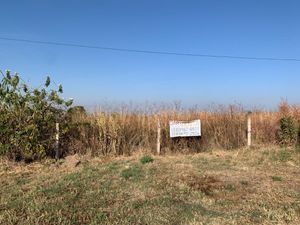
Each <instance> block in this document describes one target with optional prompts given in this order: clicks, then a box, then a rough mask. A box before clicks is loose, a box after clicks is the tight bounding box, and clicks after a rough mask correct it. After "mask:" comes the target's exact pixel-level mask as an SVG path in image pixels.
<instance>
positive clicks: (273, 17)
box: [0, 0, 300, 108]
mask: <svg viewBox="0 0 300 225" xmlns="http://www.w3.org/2000/svg"><path fill="white" fill-rule="evenodd" d="M299 11H300V1H297V0H294V1H293V0H243V1H240V0H235V1H233V0H226V1H224V0H197V1H189V0H177V1H176V0H151V1H150V0H148V1H145V0H127V1H124V0H106V1H104V0H98V1H96V0H88V1H84V0H81V1H78V0H72V1H71V0H70V1H66V0H59V1H58V0H49V1H47V0H26V1H21V0H18V1H17V0H9V1H8V0H1V13H0V28H1V29H0V38H1V37H4V38H16V39H27V40H37V41H51V42H64V43H70V44H79V45H92V46H103V47H113V48H126V49H140V50H150V51H166V52H179V53H192V54H213V55H233V56H248V57H275V58H297V59H300V41H299V40H300V25H299V24H300V13H299ZM0 69H1V70H6V69H9V70H11V71H12V72H18V73H19V74H20V75H21V77H22V78H23V79H24V80H26V81H28V82H30V83H31V84H32V85H33V86H34V85H39V84H41V83H43V82H44V80H45V78H46V76H47V75H50V76H51V78H52V80H54V81H55V83H56V84H62V85H63V86H64V97H65V98H74V100H75V103H76V104H79V105H84V106H87V107H90V106H94V105H98V104H102V103H103V102H115V103H116V102H117V103H121V102H123V103H126V102H135V103H143V102H173V101H180V102H181V103H182V104H183V105H187V106H189V105H194V104H197V105H199V106H206V105H209V104H212V103H215V104H231V103H241V104H243V105H245V106H246V107H250V106H259V107H266V108H273V107H276V105H277V104H278V103H279V102H280V100H281V99H287V100H288V101H289V102H290V103H293V104H298V103H300V91H299V90H300V62H299V61H298V62H297V61H259V60H239V59H225V58H205V57H191V56H175V55H160V54H145V53H132V52H117V51H109V50H101V49H88V48H75V47H67V46H53V45H42V44H32V43H23V42H15V41H8V40H0Z"/></svg>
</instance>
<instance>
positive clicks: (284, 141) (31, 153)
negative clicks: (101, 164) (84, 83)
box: [0, 72, 300, 161]
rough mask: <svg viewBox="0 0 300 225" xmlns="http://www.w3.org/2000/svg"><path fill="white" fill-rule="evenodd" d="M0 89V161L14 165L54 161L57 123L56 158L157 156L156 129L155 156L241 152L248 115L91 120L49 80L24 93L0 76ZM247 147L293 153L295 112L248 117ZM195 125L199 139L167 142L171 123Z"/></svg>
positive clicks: (298, 117)
mask: <svg viewBox="0 0 300 225" xmlns="http://www.w3.org/2000/svg"><path fill="white" fill-rule="evenodd" d="M3 75H4V77H3V79H2V81H1V87H0V91H1V92H0V102H1V108H0V113H1V115H0V154H1V155H6V156H8V157H9V158H11V159H14V160H26V161H32V160H36V159H41V158H43V157H45V156H50V157H53V156H54V143H55V140H54V137H55V123H56V122H59V123H60V126H61V133H60V137H61V138H60V156H66V155H69V154H75V153H79V154H91V155H92V156H103V155H114V156H118V155H132V154H133V153H135V152H137V151H145V150H146V152H150V153H155V152H156V151H155V149H156V142H157V140H156V138H157V123H158V121H160V126H161V153H162V154H168V153H176V152H182V153H187V152H192V153H195V152H203V151H209V150H212V149H226V150H232V149H238V148H241V147H244V146H245V145H246V114H247V111H246V110H244V108H243V107H242V106H240V105H229V106H211V108H210V109H209V110H205V111H203V110H201V109H199V108H197V107H195V108H192V109H189V110H188V109H183V108H182V107H181V106H180V104H179V103H176V104H174V105H167V104H163V105H145V106H143V107H140V108H136V107H135V106H133V105H122V106H120V107H119V108H111V106H109V105H106V106H103V107H100V108H99V109H98V110H96V111H95V112H93V113H88V112H87V111H86V110H85V109H84V107H82V106H75V107H71V108H70V105H71V103H72V102H71V101H64V100H63V99H62V98H61V97H60V96H59V95H60V94H61V93H62V91H63V90H62V86H59V87H58V90H52V89H49V87H50V78H49V77H48V78H47V80H46V82H45V84H44V85H43V86H42V87H40V88H33V89H32V88H30V87H28V85H26V84H24V83H22V82H20V80H21V79H20V77H19V76H18V75H17V74H16V75H14V76H12V75H11V74H10V72H7V74H3ZM251 117H252V138H253V139H252V143H253V145H256V146H258V145H276V144H280V145H282V146H284V147H285V146H295V145H296V142H297V141H298V140H299V138H298V135H299V129H298V127H299V121H300V107H297V106H290V105H288V104H287V102H282V103H281V104H280V105H279V109H278V111H276V112H275V111H274V112H267V111H259V110H254V111H253V113H252V115H251ZM194 119H200V120H201V126H202V137H201V138H198V137H191V138H172V139H171V138H170V137H169V135H170V134H169V121H171V120H181V121H188V120H194Z"/></svg>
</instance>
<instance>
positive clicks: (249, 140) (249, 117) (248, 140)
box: [247, 111, 251, 147]
mask: <svg viewBox="0 0 300 225" xmlns="http://www.w3.org/2000/svg"><path fill="white" fill-rule="evenodd" d="M247 146H248V147H250V146H251V112H250V111H249V112H248V114H247Z"/></svg>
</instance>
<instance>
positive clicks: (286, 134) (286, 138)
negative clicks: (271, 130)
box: [278, 116, 298, 146]
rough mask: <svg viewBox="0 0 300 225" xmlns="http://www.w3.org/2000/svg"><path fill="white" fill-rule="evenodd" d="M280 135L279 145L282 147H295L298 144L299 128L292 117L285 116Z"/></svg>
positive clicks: (281, 120) (282, 119)
mask: <svg viewBox="0 0 300 225" xmlns="http://www.w3.org/2000/svg"><path fill="white" fill-rule="evenodd" d="M279 123H280V129H279V133H278V137H279V143H280V145H282V146H295V144H296V143H297V136H298V128H297V125H296V123H295V121H294V119H293V118H292V117H291V116H283V117H282V118H281V119H280V121H279Z"/></svg>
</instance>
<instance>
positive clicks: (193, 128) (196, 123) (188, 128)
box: [170, 120, 201, 138]
mask: <svg viewBox="0 0 300 225" xmlns="http://www.w3.org/2000/svg"><path fill="white" fill-rule="evenodd" d="M194 136H201V121H200V120H193V121H190V122H184V121H170V137H171V138H173V137H194Z"/></svg>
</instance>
